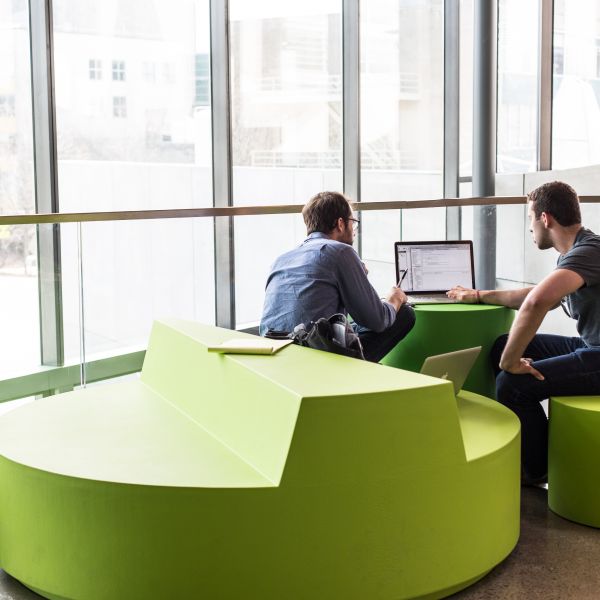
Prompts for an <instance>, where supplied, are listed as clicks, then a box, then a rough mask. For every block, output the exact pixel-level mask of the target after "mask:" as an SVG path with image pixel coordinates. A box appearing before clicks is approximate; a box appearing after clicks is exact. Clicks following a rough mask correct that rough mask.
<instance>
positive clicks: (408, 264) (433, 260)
mask: <svg viewBox="0 0 600 600" xmlns="http://www.w3.org/2000/svg"><path fill="white" fill-rule="evenodd" d="M394 252H395V256H396V281H397V282H398V284H399V286H400V287H401V288H402V291H403V292H404V293H405V294H406V295H407V296H408V300H409V302H411V304H437V303H438V302H439V303H453V302H456V300H453V299H451V298H448V296H446V292H447V291H448V290H449V289H451V288H453V287H454V286H455V285H462V286H463V287H466V288H475V269H474V266H473V242H471V241H469V240H461V241H456V242H454V241H453V242H396V243H395V244H394Z"/></svg>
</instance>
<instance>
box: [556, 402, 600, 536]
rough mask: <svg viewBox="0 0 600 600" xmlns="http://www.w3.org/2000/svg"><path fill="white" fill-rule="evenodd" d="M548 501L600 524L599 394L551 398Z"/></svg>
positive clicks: (587, 521) (578, 519)
mask: <svg viewBox="0 0 600 600" xmlns="http://www.w3.org/2000/svg"><path fill="white" fill-rule="evenodd" d="M549 427H550V429H549V440H548V505H549V506H550V508H551V509H552V510H553V511H554V512H555V513H557V514H559V515H560V516H561V517H565V518H566V519H569V520H571V521H575V522H576V523H582V524H584V525H590V526H592V527H600V396H572V397H562V398H551V399H550V424H549Z"/></svg>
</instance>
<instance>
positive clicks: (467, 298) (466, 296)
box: [446, 285, 478, 304]
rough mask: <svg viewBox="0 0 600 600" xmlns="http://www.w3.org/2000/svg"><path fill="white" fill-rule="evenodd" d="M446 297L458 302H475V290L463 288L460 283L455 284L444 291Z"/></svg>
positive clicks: (476, 299)
mask: <svg viewBox="0 0 600 600" xmlns="http://www.w3.org/2000/svg"><path fill="white" fill-rule="evenodd" d="M446 296H448V298H453V299H454V300H456V301H458V302H464V303H466V304H477V302H478V298H477V290H472V289H469V288H465V287H463V286H462V285H457V286H455V287H453V288H452V289H451V290H448V291H447V292H446Z"/></svg>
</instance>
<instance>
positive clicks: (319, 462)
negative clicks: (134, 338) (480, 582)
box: [0, 320, 520, 600]
mask: <svg viewBox="0 0 600 600" xmlns="http://www.w3.org/2000/svg"><path fill="white" fill-rule="evenodd" d="M232 337H236V338H239V337H249V338H251V336H244V334H241V333H239V332H231V331H227V330H224V329H218V328H216V327H212V326H204V325H200V324H197V323H188V322H184V321H175V320H171V321H168V322H164V321H163V322H157V323H155V325H154V328H153V332H152V336H151V340H150V345H149V348H148V351H147V353H146V358H145V361H144V368H143V371H142V375H141V378H140V379H136V380H133V381H124V382H119V383H114V384H110V385H105V386H94V387H90V388H88V389H85V390H77V391H75V392H70V393H66V394H61V395H57V396H53V397H49V398H43V399H41V400H39V401H36V402H33V403H31V404H29V405H27V406H24V407H22V408H20V409H17V410H15V411H12V412H10V413H8V414H6V415H5V416H3V417H2V418H1V419H0V567H2V568H3V569H4V570H6V571H7V572H8V573H10V574H11V575H12V576H13V577H15V578H17V579H18V580H20V581H21V582H23V583H24V584H25V585H27V586H28V587H30V588H32V589H33V590H35V591H37V592H38V593H40V594H42V595H43V596H45V597H47V598H51V599H52V600H65V599H68V600H121V599H127V600H148V599H149V598H158V599H163V598H174V599H180V598H220V599H223V600H225V599H231V600H239V599H241V598H243V599H245V600H279V599H280V598H286V599H289V600H304V599H306V598H343V599H344V600H365V599H367V598H368V599H369V600H371V599H372V600H402V599H406V598H429V599H433V598H441V597H444V596H447V595H449V594H451V593H453V592H455V591H457V590H459V589H462V588H464V587H466V586H467V585H469V584H470V583H472V582H474V581H476V580H477V579H480V578H481V577H483V576H484V575H485V574H486V573H487V572H488V571H490V570H491V569H492V568H493V567H494V566H495V565H497V564H498V563H499V562H501V561H502V560H504V559H505V558H506V556H507V555H508V554H509V553H510V552H511V551H512V549H513V548H514V546H515V544H516V543H517V539H518V536H519V501H520V486H519V449H520V436H519V431H520V428H519V421H518V419H517V418H516V416H515V415H514V414H513V413H512V412H510V411H509V410H508V409H506V408H505V407H503V406H501V405H500V404H498V403H497V402H494V401H491V400H488V399H486V398H482V397H481V396H478V395H475V394H470V393H469V392H463V393H461V394H460V395H459V396H458V397H456V396H455V395H454V391H453V388H452V384H451V383H450V382H448V381H444V380H441V379H435V378H432V377H427V376H424V375H420V374H418V373H411V372H408V371H402V370H400V369H392V368H386V367H383V366H381V365H376V364H373V363H368V362H366V361H359V360H354V359H351V358H347V357H344V356H339V355H335V354H329V353H325V352H320V351H318V350H312V349H310V348H301V347H298V346H289V347H288V348H285V349H284V350H282V351H281V352H279V353H277V354H275V355H274V356H249V355H220V354H215V353H212V352H208V351H207V346H210V345H217V344H219V343H221V342H224V341H227V340H229V339H231V338H232Z"/></svg>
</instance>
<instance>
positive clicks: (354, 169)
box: [342, 0, 360, 202]
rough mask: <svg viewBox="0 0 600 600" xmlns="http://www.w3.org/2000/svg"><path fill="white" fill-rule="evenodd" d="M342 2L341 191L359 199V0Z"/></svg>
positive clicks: (353, 198)
mask: <svg viewBox="0 0 600 600" xmlns="http://www.w3.org/2000/svg"><path fill="white" fill-rule="evenodd" d="M343 2H344V4H343V9H342V21H343V26H342V29H343V35H342V40H343V42H342V44H343V47H342V61H343V73H344V77H343V79H344V91H343V114H344V131H343V135H344V141H343V144H344V193H345V194H347V195H348V196H349V197H350V198H351V199H352V200H354V201H355V202H360V40H359V29H360V22H359V18H360V9H359V6H360V2H359V0H343Z"/></svg>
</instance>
